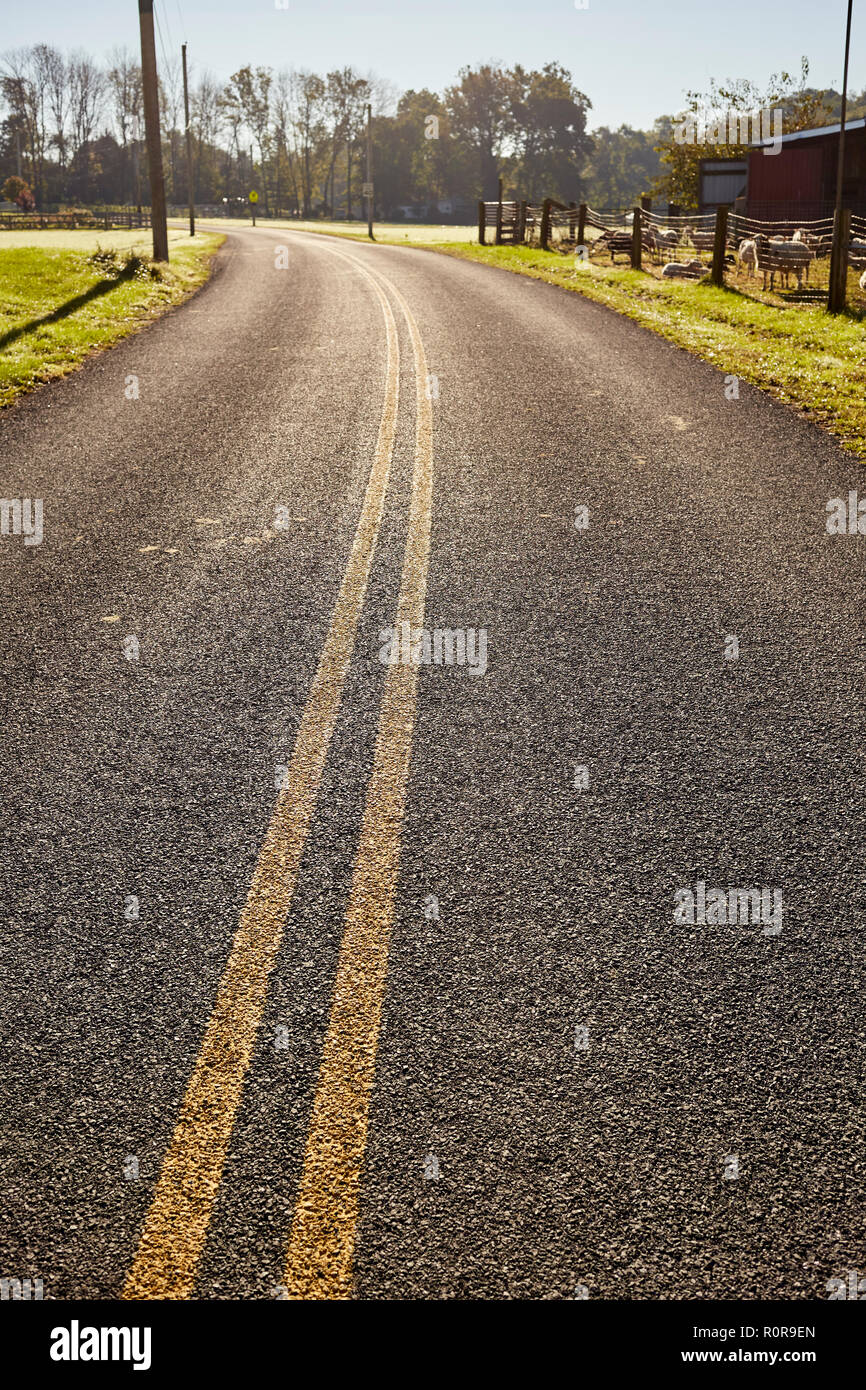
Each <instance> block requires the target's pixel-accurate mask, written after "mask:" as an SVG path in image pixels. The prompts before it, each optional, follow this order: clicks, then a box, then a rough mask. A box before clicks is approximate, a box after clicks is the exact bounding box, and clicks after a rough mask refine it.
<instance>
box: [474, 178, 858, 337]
mask: <svg viewBox="0 0 866 1390" xmlns="http://www.w3.org/2000/svg"><path fill="white" fill-rule="evenodd" d="M491 232H492V238H490V233H491ZM489 239H490V240H492V242H493V244H495V245H497V246H501V245H508V244H511V245H514V244H523V245H530V246H531V245H536V246H538V247H539V248H540V249H541V250H542V251H558V252H560V253H563V254H567V253H569V252H571V253H575V254H577V255H578V256H579V257H580V259H582V260H586V261H588V260H590V259H591V258H593V257H595V258H597V257H598V256H599V255H603V254H605V253H609V255H610V260H611V264H614V263H615V261H616V257H617V256H618V255H619V256H622V257H623V258H624V259H626V260H627V261H628V264H629V266H630V267H631V268H632V269H633V270H644V271H647V272H650V273H657V274H661V275H665V276H667V277H669V278H679V279H693V280H697V279H703V278H705V277H706V276H709V279H710V282H711V283H712V284H714V285H719V286H722V285H726V284H730V285H731V286H732V287H736V288H737V289H739V290H743V291H745V292H747V293H748V292H749V279H750V275H751V274H752V273H753V274H754V275H755V276H757V275H759V274H763V275H764V290H765V291H766V286H767V279H768V276H769V285H770V290H771V292H772V291H774V289H775V282H776V280H778V282H779V285H780V287H781V286H784V297H785V298H786V300H788V301H789V302H793V303H812V304H814V303H816V302H823V301H825V300H826V305H827V308H828V309H829V310H830V312H831V313H839V312H841V311H842V310H844V309H845V308H846V306H847V305H848V304H849V303H851V304H852V306H853V307H856V308H858V309H862V310H863V311H866V218H860V217H854V218H853V220H852V214H851V212H850V211H849V210H847V209H844V210H843V211H842V212H841V213H840V214H839V215H838V217H836V216H834V217H832V218H829V217H828V218H823V219H820V220H819V221H815V220H812V221H806V220H804V219H801V218H799V217H797V216H796V214H795V215H794V216H792V217H790V218H788V219H787V220H786V221H784V222H780V221H774V222H757V221H755V220H754V219H749V218H745V217H743V216H742V215H741V214H739V213H734V212H731V211H730V210H729V209H728V208H727V207H719V208H717V209H716V211H715V212H714V213H703V214H701V213H694V214H685V215H684V214H682V213H681V212H680V210H679V209H675V208H669V209H668V213H667V214H666V215H658V214H655V213H653V212H652V209H651V207H650V206H649V200H648V199H646V200H644V204H643V205H641V206H636V207H634V208H632V209H631V211H630V212H627V213H606V214H603V213H598V212H595V211H594V210H593V209H592V208H590V207H589V206H588V205H587V204H586V203H581V204H579V205H578V204H576V203H568V204H565V203H560V202H557V201H556V199H555V198H545V199H544V202H543V203H541V204H540V205H537V206H536V205H534V204H532V203H528V202H514V201H505V200H503V198H502V197H501V184H500V197H499V199H498V200H497V201H496V202H480V203H479V204H478V241H479V243H480V245H482V246H484V245H486V244H489ZM744 241H745V242H750V243H752V247H753V248H754V249H751V250H747V251H746V253H745V256H741V255H740V248H741V247H742V245H743V242H744ZM780 243H781V244H780ZM685 257H688V260H685ZM680 258H683V259H680ZM744 267H745V269H744ZM861 272H863V273H862V274H861ZM810 273H811V283H810ZM792 275H793V276H795V277H796V281H797V284H796V289H795V290H792V289H791V287H790V283H789V281H790V277H791V276H792ZM861 281H862V282H863V283H861ZM775 292H776V293H782V292H783V291H782V289H781V288H780V290H779V291H775Z"/></svg>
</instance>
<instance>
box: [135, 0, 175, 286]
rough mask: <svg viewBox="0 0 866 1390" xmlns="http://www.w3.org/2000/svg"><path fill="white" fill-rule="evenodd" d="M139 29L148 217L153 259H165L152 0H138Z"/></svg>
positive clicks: (163, 197)
mask: <svg viewBox="0 0 866 1390" xmlns="http://www.w3.org/2000/svg"><path fill="white" fill-rule="evenodd" d="M138 24H139V29H140V31H141V88H142V96H143V104H144V136H145V140H146V141H147V167H148V172H149V174H150V221H151V226H152V227H153V259H154V260H155V261H167V260H168V227H167V225H166V220H165V183H164V181H163V177H162V146H161V144H160V139H159V88H158V86H157V79H156V45H155V44H154V39H153V0H138Z"/></svg>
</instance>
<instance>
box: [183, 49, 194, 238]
mask: <svg viewBox="0 0 866 1390" xmlns="http://www.w3.org/2000/svg"><path fill="white" fill-rule="evenodd" d="M180 51H181V54H182V55H183V118H184V121H185V123H186V187H187V192H188V194H189V234H190V236H195V190H194V189H193V184H192V131H191V130H190V128H189V82H188V80H187V75H186V44H185V43H183V44H181V46H180Z"/></svg>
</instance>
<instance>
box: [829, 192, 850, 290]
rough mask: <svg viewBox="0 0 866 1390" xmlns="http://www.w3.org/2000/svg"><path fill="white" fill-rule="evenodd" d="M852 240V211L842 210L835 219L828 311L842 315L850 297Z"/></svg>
mask: <svg viewBox="0 0 866 1390" xmlns="http://www.w3.org/2000/svg"><path fill="white" fill-rule="evenodd" d="M850 239H851V210H850V208H840V209H839V211H838V212H837V213H836V215H835V217H834V219H833V247H832V250H831V252H830V291H829V294H828V296H827V309H828V311H829V312H830V313H831V314H841V313H842V311H843V309H844V308H845V300H846V298H847V295H848V242H849V241H850Z"/></svg>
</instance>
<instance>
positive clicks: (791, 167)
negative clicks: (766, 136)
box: [746, 120, 866, 221]
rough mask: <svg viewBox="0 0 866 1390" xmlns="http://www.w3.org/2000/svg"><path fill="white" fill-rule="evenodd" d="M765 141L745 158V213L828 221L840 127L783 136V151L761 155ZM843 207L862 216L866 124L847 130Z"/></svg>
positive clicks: (865, 206) (771, 218) (865, 201)
mask: <svg viewBox="0 0 866 1390" xmlns="http://www.w3.org/2000/svg"><path fill="white" fill-rule="evenodd" d="M771 145H772V141H770V140H763V141H761V145H759V146H758V147H757V148H756V149H754V150H752V152H751V153H750V155H749V178H748V186H747V192H746V215H747V216H748V217H754V218H757V219H759V220H761V221H777V220H783V219H786V218H802V219H803V220H804V221H808V220H810V219H816V218H819V217H831V216H832V214H833V205H834V203H835V200H836V164H837V162H838V159H839V126H838V125H831V126H820V127H819V128H818V129H817V130H795V131H792V132H791V134H790V135H783V136H782V138H781V146H782V147H781V149H780V150H778V151H777V153H775V154H769V153H768V154H765V153H764V149H763V148H762V146H771ZM842 203H843V206H844V207H847V208H850V209H851V211H852V212H854V213H858V214H859V215H860V216H864V215H866V120H859V121H850V122H847V123H846V126H845V172H844V177H843V180H842Z"/></svg>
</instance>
